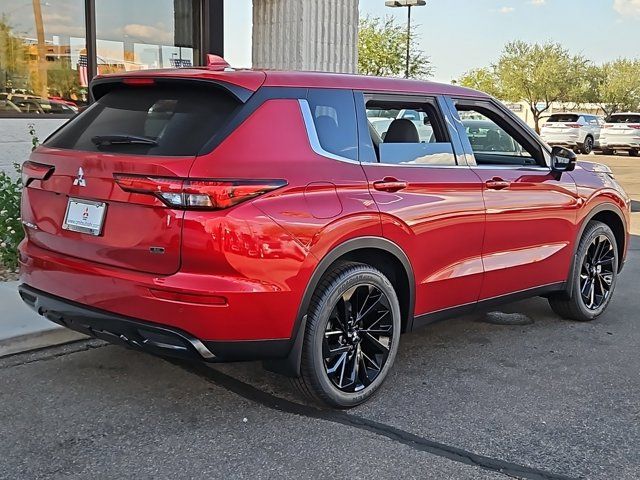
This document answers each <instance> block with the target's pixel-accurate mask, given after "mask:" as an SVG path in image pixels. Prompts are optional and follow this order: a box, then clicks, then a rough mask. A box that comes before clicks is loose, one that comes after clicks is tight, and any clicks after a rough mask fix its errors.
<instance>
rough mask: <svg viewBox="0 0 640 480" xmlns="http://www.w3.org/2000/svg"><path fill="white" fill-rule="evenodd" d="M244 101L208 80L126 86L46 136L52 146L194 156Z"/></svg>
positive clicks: (141, 153)
mask: <svg viewBox="0 0 640 480" xmlns="http://www.w3.org/2000/svg"><path fill="white" fill-rule="evenodd" d="M238 107H239V102H238V101H237V100H235V99H234V98H233V97H231V95H229V94H228V93H226V92H224V91H223V90H221V89H216V88H213V87H206V86H195V85H194V86H189V87H188V88H185V87H183V86H180V87H177V86H174V87H165V86H162V87H161V86H151V87H149V86H144V87H120V88H116V89H114V90H111V91H110V92H108V93H107V94H105V95H104V96H103V97H101V98H100V99H99V100H98V101H97V102H95V103H94V105H92V106H91V107H90V108H89V109H87V110H86V111H85V112H83V113H82V114H80V115H79V116H77V117H76V118H75V119H73V120H72V121H71V122H69V123H68V124H67V125H66V126H65V127H64V128H62V129H61V130H60V131H58V132H57V133H55V134H54V135H53V136H52V137H51V138H50V139H48V140H47V141H46V142H45V145H46V146H49V147H55V148H64V149H72V150H83V151H90V152H95V151H101V152H102V151H104V152H110V153H122V154H135V155H157V156H194V155H197V153H198V152H199V151H200V149H201V148H202V147H203V146H204V145H205V143H206V142H207V141H208V140H210V139H211V138H212V137H213V136H214V135H215V134H216V133H217V132H218V131H220V130H221V129H222V128H223V127H224V126H225V124H226V123H227V122H228V121H229V119H230V117H231V116H232V115H233V113H234V112H235V110H236V108H238Z"/></svg>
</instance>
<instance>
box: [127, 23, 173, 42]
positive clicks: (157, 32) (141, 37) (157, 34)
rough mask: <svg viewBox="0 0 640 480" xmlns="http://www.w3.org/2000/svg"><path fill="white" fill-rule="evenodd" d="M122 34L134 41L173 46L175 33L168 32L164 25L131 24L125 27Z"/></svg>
mask: <svg viewBox="0 0 640 480" xmlns="http://www.w3.org/2000/svg"><path fill="white" fill-rule="evenodd" d="M122 32H123V33H124V34H125V35H127V36H129V37H131V38H133V40H134V41H136V40H137V41H143V42H150V43H160V44H166V45H172V44H173V41H174V40H173V32H172V31H170V30H167V29H166V27H165V26H164V25H163V24H162V23H157V24H156V25H141V24H139V23H130V24H128V25H125V26H124V28H123V29H122Z"/></svg>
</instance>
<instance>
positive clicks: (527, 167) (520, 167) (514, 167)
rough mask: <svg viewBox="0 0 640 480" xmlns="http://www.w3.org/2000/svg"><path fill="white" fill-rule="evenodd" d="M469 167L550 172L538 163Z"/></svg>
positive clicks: (474, 166) (549, 169) (475, 166)
mask: <svg viewBox="0 0 640 480" xmlns="http://www.w3.org/2000/svg"><path fill="white" fill-rule="evenodd" d="M471 168H477V169H480V170H526V171H534V172H550V171H551V168H549V167H542V166H539V165H535V166H534V165H472V166H471Z"/></svg>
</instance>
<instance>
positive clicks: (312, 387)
mask: <svg viewBox="0 0 640 480" xmlns="http://www.w3.org/2000/svg"><path fill="white" fill-rule="evenodd" d="M400 328H401V321H400V302H399V301H398V296H397V294H396V291H395V289H394V287H393V285H392V283H391V282H390V281H389V279H388V278H387V277H386V276H385V275H384V274H383V273H382V272H381V271H380V270H378V269H376V268H375V267H372V266H370V265H367V264H364V263H356V262H340V263H336V264H335V265H333V266H332V267H330V269H329V270H328V271H327V272H326V273H325V274H324V275H323V277H322V279H321V280H320V282H319V283H318V286H317V287H316V289H315V291H314V294H313V297H312V298H311V302H310V305H309V310H308V313H307V321H306V328H305V336H304V343H303V347H302V358H301V364H300V373H301V375H300V378H298V379H296V383H297V385H298V387H299V388H300V390H302V392H303V393H304V394H306V395H307V396H308V397H310V398H311V399H312V400H314V401H316V402H319V403H322V404H325V405H329V406H332V407H337V408H351V407H355V406H356V405H359V404H361V403H363V402H365V401H366V400H367V399H368V398H370V397H371V396H372V395H373V394H375V393H376V392H377V391H378V390H379V389H380V386H381V385H382V384H383V382H384V380H385V378H386V377H387V375H388V373H389V370H390V369H391V367H392V366H393V362H394V360H395V357H396V353H397V351H398V343H399V340H400Z"/></svg>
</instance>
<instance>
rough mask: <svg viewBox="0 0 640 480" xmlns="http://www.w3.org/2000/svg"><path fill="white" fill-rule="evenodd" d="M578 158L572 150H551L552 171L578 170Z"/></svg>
mask: <svg viewBox="0 0 640 480" xmlns="http://www.w3.org/2000/svg"><path fill="white" fill-rule="evenodd" d="M577 159H578V157H577V156H576V154H575V153H573V152H572V151H571V150H569V149H567V148H563V147H553V148H552V149H551V170H552V171H554V172H558V173H562V172H572V171H573V170H575V168H576V161H577Z"/></svg>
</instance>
